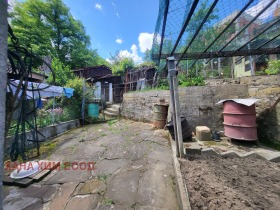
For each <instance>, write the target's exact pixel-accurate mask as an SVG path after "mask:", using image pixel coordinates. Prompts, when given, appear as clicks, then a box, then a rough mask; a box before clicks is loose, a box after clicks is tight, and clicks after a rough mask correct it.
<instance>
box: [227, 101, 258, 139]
mask: <svg viewBox="0 0 280 210" xmlns="http://www.w3.org/2000/svg"><path fill="white" fill-rule="evenodd" d="M223 115H224V129H225V136H227V137H229V138H232V139H238V140H246V141H256V140H257V139H258V135H257V124H256V106H255V104H253V105H252V106H246V105H243V104H238V103H236V102H234V101H226V102H224V111H223Z"/></svg>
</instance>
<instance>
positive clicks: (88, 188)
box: [78, 178, 106, 195]
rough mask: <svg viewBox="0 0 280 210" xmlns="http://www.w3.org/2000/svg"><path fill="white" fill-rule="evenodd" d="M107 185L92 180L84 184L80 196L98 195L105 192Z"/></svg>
mask: <svg viewBox="0 0 280 210" xmlns="http://www.w3.org/2000/svg"><path fill="white" fill-rule="evenodd" d="M105 189H106V184H105V183H104V182H103V181H102V180H100V179H97V178H95V179H90V180H88V181H87V182H86V183H84V184H83V186H82V187H81V189H80V190H79V192H78V194H79V195H84V194H96V193H101V192H103V191H105Z"/></svg>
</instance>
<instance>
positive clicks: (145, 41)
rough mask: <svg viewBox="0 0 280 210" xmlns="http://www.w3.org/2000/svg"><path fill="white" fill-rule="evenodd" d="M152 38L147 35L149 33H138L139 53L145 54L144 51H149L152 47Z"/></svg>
mask: <svg viewBox="0 0 280 210" xmlns="http://www.w3.org/2000/svg"><path fill="white" fill-rule="evenodd" d="M153 37H154V34H149V33H140V34H139V36H138V42H139V47H140V51H141V52H142V53H144V52H146V50H150V49H151V48H152V45H153Z"/></svg>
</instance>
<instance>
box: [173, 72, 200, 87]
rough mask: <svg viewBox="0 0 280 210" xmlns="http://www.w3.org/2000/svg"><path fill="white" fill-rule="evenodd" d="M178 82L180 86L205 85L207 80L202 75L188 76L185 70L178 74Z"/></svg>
mask: <svg viewBox="0 0 280 210" xmlns="http://www.w3.org/2000/svg"><path fill="white" fill-rule="evenodd" d="M178 83H179V86H182V87H186V86H204V85H205V81H204V77H202V76H191V77H190V76H189V77H188V76H187V75H186V74H185V73H184V72H180V73H179V74H178Z"/></svg>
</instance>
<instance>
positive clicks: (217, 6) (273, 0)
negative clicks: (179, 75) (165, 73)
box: [152, 0, 280, 67]
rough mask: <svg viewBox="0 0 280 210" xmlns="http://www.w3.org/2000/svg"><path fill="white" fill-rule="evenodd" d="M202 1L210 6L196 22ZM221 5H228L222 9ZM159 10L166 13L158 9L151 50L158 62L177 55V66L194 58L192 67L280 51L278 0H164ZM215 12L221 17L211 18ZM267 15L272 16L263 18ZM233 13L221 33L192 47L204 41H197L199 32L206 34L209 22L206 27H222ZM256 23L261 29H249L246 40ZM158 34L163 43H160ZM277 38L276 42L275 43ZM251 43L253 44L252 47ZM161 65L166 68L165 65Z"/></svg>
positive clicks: (279, 5) (279, 3) (279, 2)
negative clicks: (241, 20) (167, 42)
mask: <svg viewBox="0 0 280 210" xmlns="http://www.w3.org/2000/svg"><path fill="white" fill-rule="evenodd" d="M203 3H205V4H206V5H207V10H204V14H203V15H204V16H201V19H200V20H199V22H197V23H194V21H197V19H195V18H194V17H196V16H197V15H198V14H199V12H201V10H200V9H201V7H202V5H203ZM176 4H177V5H176ZM222 5H229V6H228V7H227V8H222ZM257 6H258V9H257V10H256V11H255V12H254V13H252V9H253V8H254V7H256V8H257ZM278 7H279V14H278V16H275V14H276V12H275V11H276V10H277V9H278ZM160 11H164V12H159V16H158V23H157V27H156V30H155V35H154V40H153V50H152V59H153V60H155V61H156V62H157V63H158V64H159V63H161V62H164V63H165V62H166V59H167V58H168V57H170V56H174V57H175V59H176V60H177V66H178V65H179V64H180V62H181V61H182V60H193V61H192V63H191V64H190V65H189V66H190V67H191V66H192V65H194V64H195V63H196V62H197V61H199V60H201V59H208V60H207V62H205V61H204V62H203V63H205V64H207V63H209V61H211V59H213V58H223V57H224V58H226V57H235V56H250V55H268V54H280V48H279V44H278V41H277V40H278V39H279V40H280V38H279V36H280V29H279V30H275V27H279V24H277V23H279V21H280V1H279V0H267V1H263V0H246V1H244V0H232V1H227V0H210V1H206V0H187V1H183V0H178V1H175V0H161V1H160ZM217 11H218V12H217ZM214 13H216V14H218V16H219V17H218V18H217V19H218V20H217V21H214V20H213V19H209V18H210V16H211V15H212V14H214ZM264 14H270V15H268V16H267V17H266V18H263V16H264ZM180 15H181V17H180ZM230 15H232V16H231V18H230V19H228V22H227V23H223V24H224V27H223V28H222V30H221V31H218V29H217V31H218V32H217V34H216V35H215V37H213V38H212V39H210V40H207V44H205V45H204V46H203V47H201V48H200V49H199V50H193V49H192V48H193V46H194V44H195V43H198V42H199V41H201V40H197V39H198V37H199V36H198V35H199V34H201V33H203V30H204V31H205V27H206V25H207V24H208V25H207V28H212V29H214V30H215V27H217V26H219V24H221V23H222V22H223V20H225V19H226V18H228V17H230ZM245 16H246V17H249V19H248V22H246V23H244V24H243V26H242V27H241V28H240V29H239V30H237V31H234V33H232V34H231V36H230V37H226V36H227V34H228V33H230V32H229V31H230V30H236V29H235V27H236V25H237V24H238V23H239V22H238V21H240V19H241V18H242V17H245ZM176 21H177V22H176ZM256 24H258V26H259V30H258V28H256V30H255V29H254V30H255V31H254V34H253V32H250V33H251V34H249V35H250V36H248V39H249V40H248V39H247V40H245V41H244V37H246V33H248V29H250V31H251V29H252V28H254V26H255V25H256ZM193 25H196V26H197V28H193V29H192V32H190V31H189V30H188V27H190V26H193ZM176 27H177V28H176ZM260 29H261V30H260ZM265 34H266V35H267V34H269V35H268V36H267V37H266V39H263V38H262V39H261V37H263V36H264V35H265ZM159 36H160V44H159V42H158V39H159ZM242 37H243V38H242ZM168 40H170V41H169V44H170V42H171V43H172V45H171V48H170V49H168V50H166V49H165V48H167V46H165V42H166V41H168ZM257 40H264V41H263V43H260V44H259V45H258V46H254V45H253V44H254V42H255V41H257ZM275 40H276V42H273V43H272V41H275ZM201 42H202V41H201ZM221 43H222V44H221ZM237 43H238V44H237ZM268 43H270V44H268ZM274 43H275V44H274ZM273 44H274V45H275V46H274V45H273ZM248 46H249V47H248ZM250 46H254V47H251V48H250ZM163 49H165V52H163V51H164V50H163ZM222 61H223V60H222ZM222 61H221V62H222ZM161 66H165V67H166V65H161Z"/></svg>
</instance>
